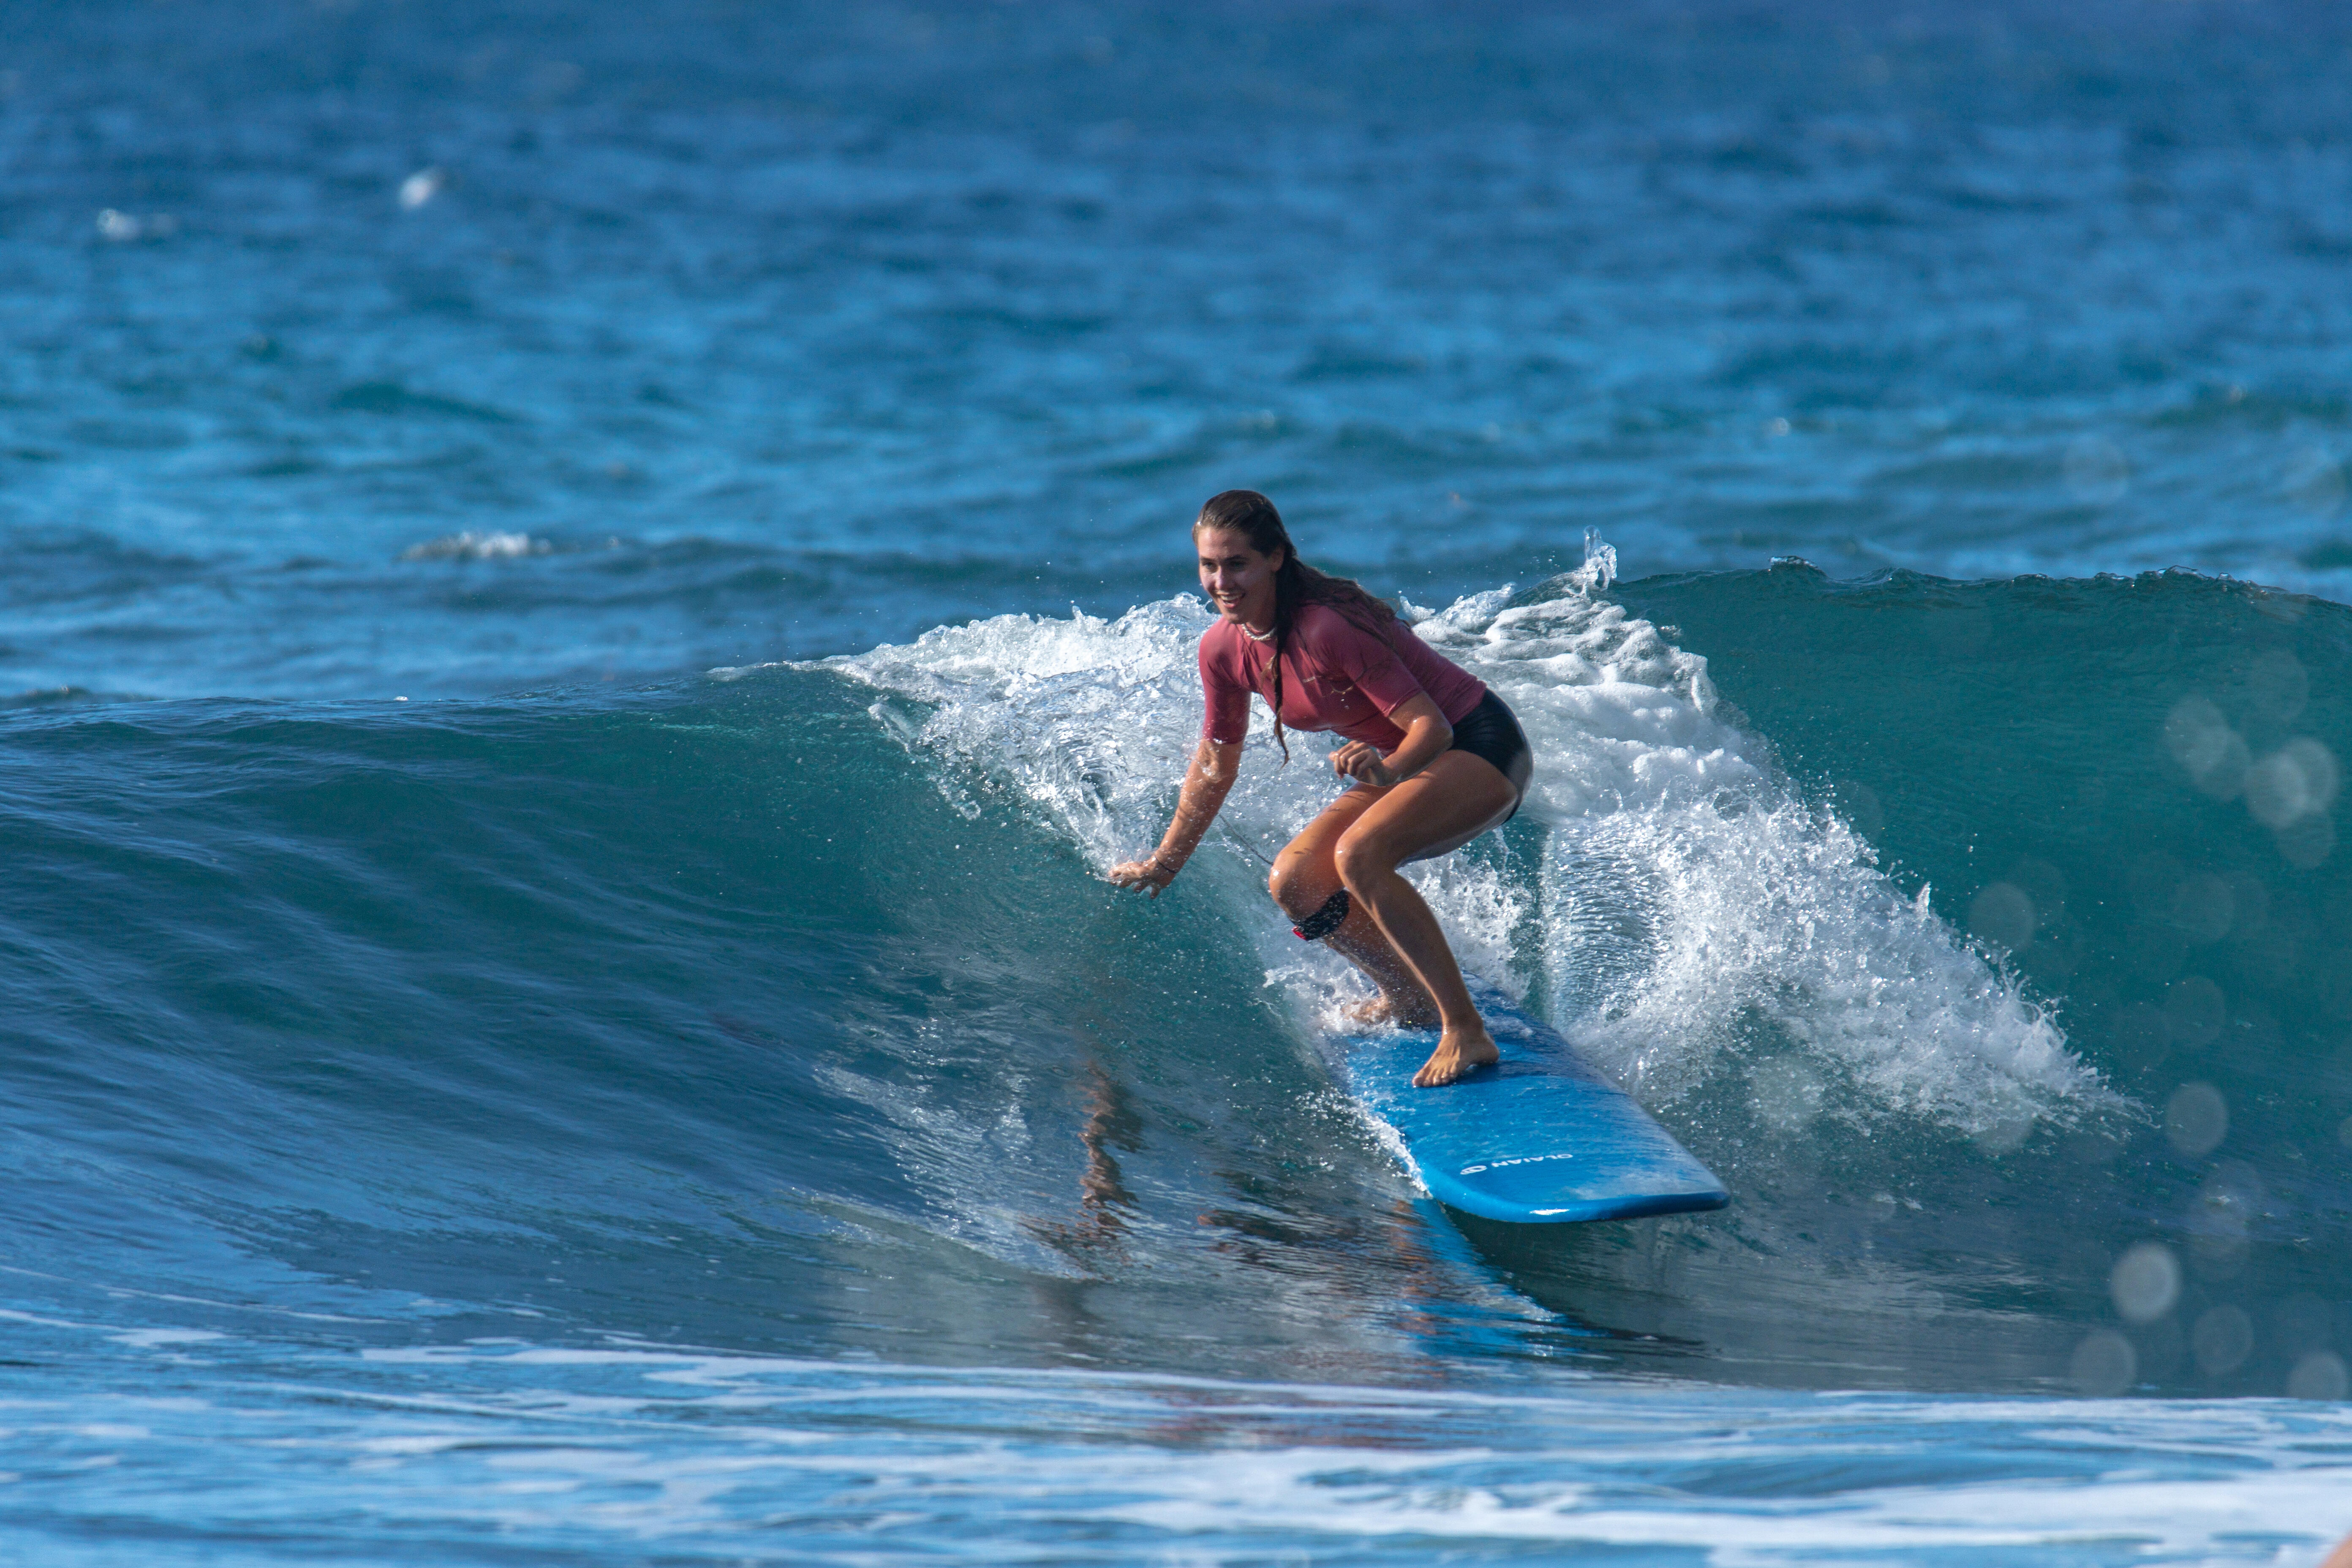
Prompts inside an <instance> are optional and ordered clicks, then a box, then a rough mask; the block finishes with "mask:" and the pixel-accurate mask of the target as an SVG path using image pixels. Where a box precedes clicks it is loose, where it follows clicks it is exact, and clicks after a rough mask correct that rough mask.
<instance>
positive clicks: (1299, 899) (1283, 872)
mask: <svg viewBox="0 0 2352 1568" xmlns="http://www.w3.org/2000/svg"><path fill="white" fill-rule="evenodd" d="M1337 887H1338V885H1337V884H1336V883H1334V882H1333V881H1332V880H1331V879H1330V878H1328V877H1318V876H1317V875H1316V874H1315V869H1314V868H1313V866H1312V865H1311V864H1309V863H1308V862H1307V861H1305V860H1290V859H1283V860H1277V861H1276V862H1275V867H1274V871H1273V874H1272V875H1270V876H1268V877H1267V878H1266V879H1265V890H1266V891H1267V892H1268V893H1270V894H1272V895H1273V897H1274V901H1275V902H1276V903H1277V904H1279V905H1281V906H1282V912H1283V913H1285V914H1286V915H1288V916H1289V917H1290V918H1291V919H1292V920H1303V919H1305V918H1306V917H1307V916H1308V915H1311V914H1313V913H1314V912H1315V910H1317V909H1318V908H1319V907H1320V906H1321V905H1322V903H1323V901H1324V900H1327V899H1328V898H1329V897H1330V896H1331V895H1332V893H1333V892H1334V891H1336V890H1337Z"/></svg>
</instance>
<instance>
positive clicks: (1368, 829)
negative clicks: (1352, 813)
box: [1332, 752, 1518, 1089]
mask: <svg viewBox="0 0 2352 1568" xmlns="http://www.w3.org/2000/svg"><path fill="white" fill-rule="evenodd" d="M1349 793H1351V794H1352V793H1353V792H1352V791H1351V792H1349ZM1517 804H1518V791H1517V789H1516V788H1515V787H1513V785H1512V784H1511V781H1510V780H1508V779H1507V778H1505V777H1504V776H1503V775H1502V773H1499V772H1497V771H1496V768H1495V767H1494V765H1493V764H1492V763H1488V762H1486V760H1485V759H1484V758H1481V757H1477V756H1474V755H1472V754H1471V753H1469V752H1446V753H1444V755H1443V756H1441V757H1439V758H1438V759H1437V760H1436V761H1434V762H1433V763H1430V764H1429V765H1428V766H1427V767H1425V768H1423V769H1422V771H1421V772H1419V773H1415V774H1414V775H1413V776H1412V777H1411V778H1409V779H1407V780H1405V781H1404V783H1402V784H1398V785H1396V786H1395V787H1394V788H1392V789H1389V790H1385V791H1382V792H1381V796H1380V798H1379V799H1377V800H1375V801H1372V802H1370V804H1369V805H1366V806H1365V807H1364V809H1363V810H1362V811H1360V812H1359V813H1358V814H1357V816H1356V819H1355V820H1354V821H1353V822H1352V823H1350V824H1349V826H1348V827H1347V828H1346V830H1345V831H1343V832H1342V833H1341V834H1340V835H1339V843H1338V844H1337V845H1335V846H1334V847H1333V852H1332V864H1333V868H1335V869H1336V870H1337V871H1338V872H1339V881H1340V883H1341V885H1342V886H1344V887H1345V888H1346V889H1348V891H1349V895H1350V896H1351V899H1352V900H1353V902H1354V904H1355V906H1356V907H1357V908H1359V909H1364V910H1369V911H1370V914H1371V917H1372V919H1373V921H1375V922H1377V923H1378V925H1379V927H1380V930H1381V935H1383V936H1385V937H1386V938H1387V939H1388V945H1389V946H1390V948H1391V951H1393V952H1395V953H1397V955H1398V956H1400V957H1401V958H1402V959H1403V960H1404V962H1405V963H1407V964H1409V965H1411V966H1412V972H1413V973H1414V975H1415V976H1416V977H1417V978H1419V980H1420V981H1421V984H1422V986H1423V989H1424V990H1425V991H1426V992H1427V993H1428V994H1429V995H1430V996H1431V998H1432V999H1433V1000H1434V1001H1435V1002H1436V1004H1437V1011H1438V1016H1439V1023H1440V1026H1441V1028H1442V1029H1443V1031H1444V1033H1443V1034H1441V1035H1440V1036H1439V1037H1438V1042H1437V1048H1436V1049H1435V1050H1434V1051H1432V1052H1431V1053H1430V1057H1429V1060H1428V1061H1427V1062H1426V1063H1424V1064H1423V1067H1422V1069H1421V1070H1420V1071H1419V1072H1417V1073H1415V1074H1414V1075H1413V1079H1412V1081H1413V1082H1414V1083H1415V1084H1417V1085H1419V1086H1420V1087H1422V1088H1423V1089H1433V1088H1435V1087H1437V1086H1438V1085H1440V1084H1448V1083H1452V1082H1454V1080H1455V1079H1458V1078H1460V1077H1462V1076H1463V1075H1464V1074H1465V1073H1466V1072H1468V1071H1469V1070H1470V1069H1471V1068H1475V1067H1479V1066H1482V1065H1484V1064H1486V1063H1487V1062H1491V1061H1494V1060H1495V1059H1496V1054H1497V1053H1496V1049H1495V1041H1494V1037H1492V1036H1491V1035H1489V1034H1487V1032H1486V1020H1484V1019H1483V1018H1481V1017H1479V1016H1478V1007H1477V1005H1476V1004H1475V1002H1473V1001H1472V1000H1471V999H1470V988H1469V987H1468V986H1467V985H1465V984H1463V983H1462V970H1461V966H1460V965H1458V964H1456V963H1454V950H1453V949H1451V948H1449V947H1448V946H1446V944H1445V932H1444V930H1443V929H1442V928H1440V927H1439V925H1438V923H1437V917H1436V916H1435V915H1433V914H1432V913H1431V912H1430V910H1429V906H1428V905H1427V904H1426V903H1423V901H1422V898H1421V895H1420V894H1419V893H1418V892H1416V891H1414V890H1413V886H1412V883H1411V882H1408V881H1406V880H1405V879H1403V878H1402V877H1401V876H1399V875H1398V874H1397V868H1398V867H1399V866H1402V865H1403V864H1404V863H1405V862H1406V861H1408V860H1417V859H1422V858H1426V857H1428V856H1429V855H1431V854H1435V853H1444V852H1447V851H1451V850H1453V849H1454V848H1457V847H1460V846H1461V845H1463V844H1465V843H1466V842H1467V841H1468V840H1470V839H1471V838H1474V837H1476V836H1477V835H1478V834H1480V833H1483V832H1485V831H1486V829H1487V828H1489V827H1492V826H1496V825H1497V824H1499V823H1500V822H1501V821H1502V820H1503V819H1504V818H1505V817H1506V816H1508V815H1509V814H1510V812H1511V810H1512V808H1513V807H1514V806H1516V805H1517Z"/></svg>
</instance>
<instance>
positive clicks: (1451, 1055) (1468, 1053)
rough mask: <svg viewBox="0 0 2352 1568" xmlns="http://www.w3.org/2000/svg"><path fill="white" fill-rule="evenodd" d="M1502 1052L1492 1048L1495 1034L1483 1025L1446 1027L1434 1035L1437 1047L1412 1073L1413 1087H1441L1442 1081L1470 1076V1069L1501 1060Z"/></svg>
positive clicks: (1451, 1081)
mask: <svg viewBox="0 0 2352 1568" xmlns="http://www.w3.org/2000/svg"><path fill="white" fill-rule="evenodd" d="M1502 1058H1503V1053H1502V1052H1500V1051H1498V1050H1496V1048H1495V1037H1494V1036H1492V1035H1490V1034H1488V1033H1487V1032H1486V1026H1485V1025H1484V1024H1474V1025H1472V1026H1470V1027H1468V1028H1466V1029H1448V1030H1446V1031H1445V1033H1444V1034H1443V1035H1441V1036H1439V1037H1438V1039H1437V1048H1436V1049H1435V1050H1433V1051H1432V1052H1430V1053H1429V1059H1428V1060H1427V1061H1425V1062H1423V1063H1422V1064H1421V1070H1420V1071H1419V1072H1417V1073H1415V1074H1413V1075H1412V1087H1413V1088H1415V1089H1441V1088H1443V1087H1444V1086H1445V1085H1446V1084H1449V1083H1453V1082H1455V1081H1457V1080H1458V1079H1465V1078H1467V1077H1469V1076H1470V1071H1471V1069H1472V1068H1482V1067H1486V1065H1488V1064H1489V1063H1491V1062H1497V1061H1500V1060H1502Z"/></svg>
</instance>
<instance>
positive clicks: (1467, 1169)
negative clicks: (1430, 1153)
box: [1461, 1153, 1576, 1214]
mask: <svg viewBox="0 0 2352 1568" xmlns="http://www.w3.org/2000/svg"><path fill="white" fill-rule="evenodd" d="M1575 1158H1576V1156H1575V1155H1574V1154H1572V1153H1569V1154H1522V1155H1520V1156H1519V1157H1518V1158H1517V1159H1516V1160H1489V1161H1487V1162H1486V1163H1485V1164H1483V1165H1465V1166H1463V1167H1462V1172H1461V1173H1462V1174H1463V1175H1465V1176H1475V1175H1476V1174H1477V1173H1479V1172H1481V1171H1499V1170H1501V1169H1502V1168H1503V1167H1504V1166H1506V1165H1533V1164H1536V1163H1538V1162H1540V1161H1544V1160H1573V1159H1575ZM1536 1212H1537V1213H1538V1214H1558V1213H1559V1210H1558V1209H1538V1210H1537V1211H1536Z"/></svg>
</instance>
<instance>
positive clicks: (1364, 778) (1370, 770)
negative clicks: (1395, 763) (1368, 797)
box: [1331, 741, 1404, 789]
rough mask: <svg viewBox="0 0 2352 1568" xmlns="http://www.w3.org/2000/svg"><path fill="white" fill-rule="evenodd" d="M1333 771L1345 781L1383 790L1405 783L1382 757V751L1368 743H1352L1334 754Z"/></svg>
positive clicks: (1400, 775) (1332, 755)
mask: <svg viewBox="0 0 2352 1568" xmlns="http://www.w3.org/2000/svg"><path fill="white" fill-rule="evenodd" d="M1331 771H1332V772H1333V773H1338V774H1339V776H1340V777H1341V778H1343V779H1354V780H1356V781H1357V782H1358V783H1359V784H1378V785H1380V786H1381V788H1383V789H1385V788H1387V787H1388V786H1389V785H1390V784H1402V783H1403V782H1404V779H1403V776H1402V774H1400V773H1398V772H1397V771H1396V770H1395V769H1394V768H1391V767H1390V766H1389V764H1388V759H1387V758H1385V757H1383V756H1381V749H1380V748H1379V747H1378V746H1375V745H1373V744H1371V743H1370V742H1367V741H1350V742H1348V743H1347V744H1346V745H1344V746H1342V747H1340V748H1339V750H1338V751H1336V752H1332V753H1331Z"/></svg>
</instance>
